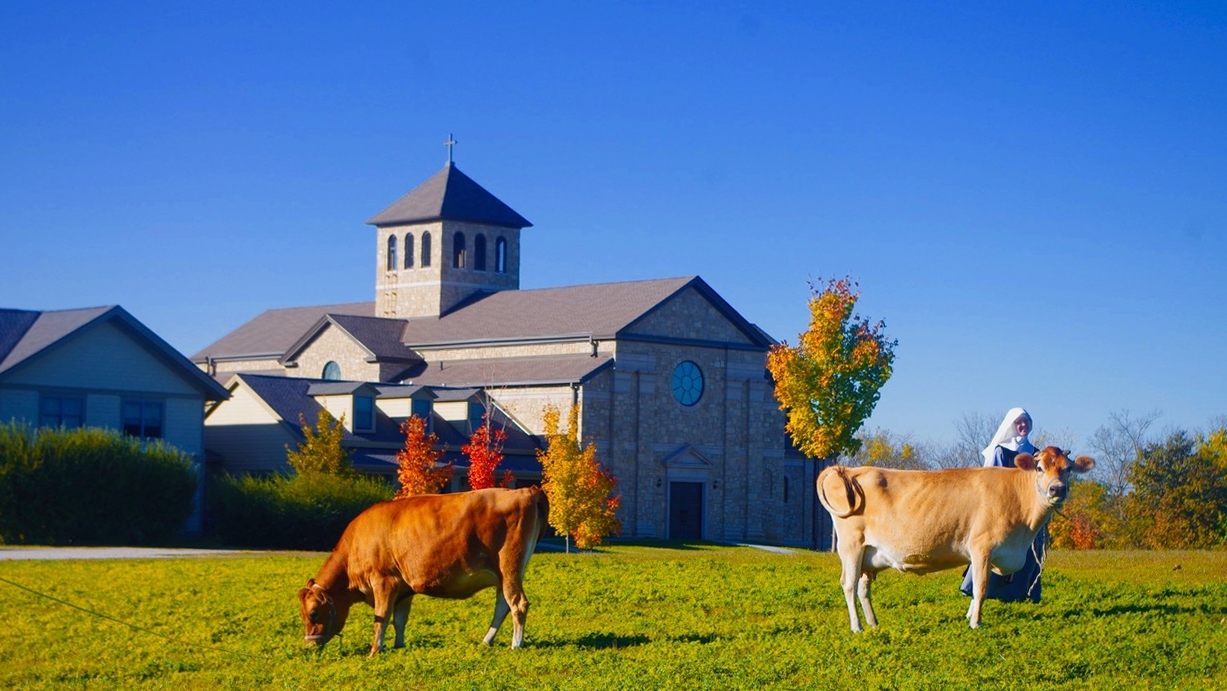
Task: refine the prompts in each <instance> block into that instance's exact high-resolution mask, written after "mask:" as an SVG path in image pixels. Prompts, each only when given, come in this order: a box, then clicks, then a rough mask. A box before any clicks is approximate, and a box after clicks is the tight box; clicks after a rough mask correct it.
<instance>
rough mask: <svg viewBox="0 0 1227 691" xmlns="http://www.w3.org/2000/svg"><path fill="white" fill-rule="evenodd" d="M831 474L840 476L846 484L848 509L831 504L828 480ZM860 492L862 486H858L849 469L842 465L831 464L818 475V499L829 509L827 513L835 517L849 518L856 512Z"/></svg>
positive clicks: (841, 480)
mask: <svg viewBox="0 0 1227 691" xmlns="http://www.w3.org/2000/svg"><path fill="white" fill-rule="evenodd" d="M831 475H835V476H836V477H838V478H839V480H840V482H841V483H842V484H843V486H844V492H845V495H846V499H847V500H848V510H847V511H840V510H838V509H836V508H835V507H834V506H831V502H830V500H829V499H828V498H827V491H826V481H827V478H828V477H830V476H831ZM859 493H860V487H858V486H857V484H856V481H855V480H853V479H852V478H850V477H848V469H847V468H845V467H844V466H842V465H833V466H829V467H828V468H827V469H826V470H823V471H822V473H821V474H819V475H818V501H820V502H822V506H823V508H825V509H826V510H827V513H829V514H831V515H832V516H834V517H835V518H847V517H848V516H851V515H852V514H853V513H856V505H857V501H856V498H857V495H858V494H859Z"/></svg>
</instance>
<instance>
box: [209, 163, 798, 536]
mask: <svg viewBox="0 0 1227 691" xmlns="http://www.w3.org/2000/svg"><path fill="white" fill-rule="evenodd" d="M449 158H450V157H449ZM367 223H368V224H369V225H371V226H373V228H374V233H373V234H374V236H375V237H374V240H375V252H374V269H375V271H374V273H375V276H374V278H375V281H374V290H375V292H374V301H372V302H364V303H355V304H340V305H321V306H315V307H291V308H284V309H271V310H268V311H266V312H264V313H262V314H260V315H258V316H257V317H255V318H254V319H252V320H251V321H249V322H247V323H246V324H243V325H242V326H240V327H239V328H237V329H236V330H234V331H233V332H231V333H229V334H227V335H225V336H223V337H222V338H221V339H219V340H218V341H216V342H215V343H213V344H212V345H210V346H208V347H206V348H204V349H203V350H201V351H200V352H199V353H197V354H196V355H194V356H193V357H192V361H193V362H195V363H196V364H197V366H199V367H200V368H201V369H203V370H205V371H206V372H207V373H209V374H210V375H212V376H214V377H215V378H217V379H218V380H219V381H220V382H222V383H223V384H224V385H225V387H226V388H227V390H228V391H229V393H230V397H229V398H228V399H225V400H221V401H219V402H217V403H215V404H214V405H212V406H211V407H210V408H209V409H208V411H207V413H206V417H205V432H204V443H205V448H206V451H207V453H208V454H209V457H210V460H211V463H212V464H213V467H214V468H216V469H220V470H225V471H228V472H232V473H234V472H270V471H278V470H285V469H286V468H287V465H286V454H285V446H286V445H287V444H290V445H291V448H293V444H294V443H295V440H296V439H297V440H301V438H302V436H301V431H300V430H301V424H302V422H305V423H306V424H314V422H315V420H316V418H317V417H318V415H319V411H320V410H324V409H327V410H329V411H330V412H331V413H333V415H334V416H335V417H337V418H340V417H342V415H344V418H345V420H344V422H345V426H346V438H345V444H346V446H347V448H349V450H350V451H351V454H352V456H353V458H354V459H355V465H356V466H357V467H358V468H359V469H360V470H363V471H364V472H371V473H381V474H384V475H389V476H393V477H394V475H395V468H396V465H395V458H394V456H395V453H396V451H397V450H398V449H399V448H401V447H402V446H403V443H404V437H403V435H402V434H400V432H399V426H400V423H401V422H402V421H403V420H404V419H405V418H407V417H408V416H409V415H412V414H418V415H422V416H424V417H427V418H428V419H430V420H431V425H432V429H434V431H435V432H436V433H437V434H438V435H439V436H440V440H441V441H442V442H443V443H445V444H446V445H447V448H448V451H449V456H448V458H452V459H454V460H456V461H457V462H458V464H462V463H463V457H461V456H459V455H458V452H459V448H460V445H461V444H463V443H464V442H465V441H467V438H468V435H469V434H470V433H471V431H472V429H473V425H475V424H480V420H481V419H482V415H483V414H485V413H489V414H490V417H491V420H492V421H495V424H497V425H499V426H501V427H502V428H504V429H506V430H507V432H508V435H509V436H508V442H507V446H506V455H507V458H506V460H505V461H504V464H503V466H500V469H499V470H497V471H496V474H499V475H501V473H502V469H503V468H504V467H505V468H508V469H510V470H511V471H512V473H513V474H514V475H515V477H516V479H517V482H518V483H520V484H525V483H529V482H534V481H537V480H539V478H540V464H539V463H538V462H537V460H536V455H535V452H536V450H537V449H538V448H542V447H543V444H544V441H543V432H544V430H543V414H544V411H545V409H546V407H547V406H553V407H555V408H558V409H559V410H561V411H562V412H563V413H564V415H565V413H566V411H568V410H569V409H570V408H571V407H572V406H577V407H578V409H579V421H580V435H581V438H582V439H583V440H584V441H585V442H593V443H595V445H596V449H597V460H598V461H599V462H601V463H602V464H603V465H604V466H605V467H606V468H607V469H608V470H610V471H611V472H612V473H613V474H614V475H615V476H616V477H617V479H618V488H617V492H618V493H619V494H620V495H621V508H620V514H619V519H620V520H621V522H622V525H623V532H622V536H623V537H646V538H661V539H685V540H694V539H707V540H719V541H733V542H742V541H746V542H769V543H778V544H791V545H799V546H818V545H816V543H815V542H814V540H815V535H816V534H818V535H821V533H822V529H821V528H819V529H818V530H816V524H815V520H816V517H817V514H816V513H815V509H816V502H815V496H814V492H813V489H812V487H813V481H814V475H815V468H814V463H813V461H810V460H808V459H806V458H804V457H803V456H802V455H801V454H799V453H798V452H797V451H795V450H794V449H793V448H792V447H791V445H790V444H789V441H788V439H787V435H786V434H785V432H784V415H783V413H782V412H781V411H780V410H779V407H778V405H777V403H776V400H775V397H774V395H773V385H772V382H771V379H770V377H769V376H768V375H767V371H766V356H767V351H768V349H769V347H770V346H771V345H772V343H773V341H772V339H771V338H770V337H769V336H768V335H767V334H765V333H764V332H763V331H761V330H760V329H758V328H757V327H756V326H755V325H754V324H752V323H750V322H749V321H747V320H746V319H745V318H744V317H743V316H742V315H741V314H739V313H738V312H737V310H735V309H733V307H732V306H730V305H729V304H728V303H727V302H725V300H724V299H723V298H721V297H720V295H719V294H718V293H717V292H716V291H715V290H714V289H713V288H712V287H711V286H710V285H708V284H707V283H706V282H705V281H704V280H703V279H702V278H700V277H698V276H683V277H678V278H662V279H653V280H643V281H628V282H619V283H604V284H590V285H577V286H569V287H561V288H544V289H534V290H521V289H520V258H521V233H522V232H531V231H525V229H528V228H531V226H532V224H531V223H529V221H528V220H527V219H525V218H524V217H523V216H521V215H520V214H519V213H517V212H516V211H514V210H512V209H511V208H510V207H509V206H508V205H506V204H504V203H503V202H502V201H500V200H499V199H498V198H496V197H495V196H494V195H493V194H491V193H490V192H488V191H486V190H485V189H484V188H483V187H482V186H481V185H479V184H477V183H476V182H474V181H473V180H472V179H471V178H470V177H468V176H467V175H465V174H464V173H462V172H461V171H460V169H459V168H457V167H456V166H455V165H454V164H453V163H452V162H451V161H450V160H449V161H448V163H447V165H446V167H444V168H443V169H442V170H440V171H439V172H438V173H437V174H435V175H434V176H433V177H431V178H430V179H428V180H426V181H425V182H424V183H422V184H421V185H419V186H418V187H417V188H415V189H414V190H412V191H411V192H409V193H408V194H406V195H405V196H404V197H402V198H401V199H399V200H397V201H396V202H394V203H393V204H392V205H390V206H389V207H387V208H386V209H384V210H383V211H381V212H379V213H378V214H376V215H375V216H374V217H372V218H371V219H370V220H369V221H367ZM300 420H301V421H302V422H300ZM458 475H459V473H458ZM453 483H454V486H453V489H462V488H463V486H462V485H459V484H457V483H458V480H454V481H453Z"/></svg>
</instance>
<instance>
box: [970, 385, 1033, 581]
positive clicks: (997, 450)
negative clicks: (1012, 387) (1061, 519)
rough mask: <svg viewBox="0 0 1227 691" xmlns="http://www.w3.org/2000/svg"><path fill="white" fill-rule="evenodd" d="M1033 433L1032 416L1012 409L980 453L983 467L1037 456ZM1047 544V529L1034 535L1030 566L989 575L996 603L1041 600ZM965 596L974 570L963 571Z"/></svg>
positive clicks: (1018, 409)
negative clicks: (1042, 561)
mask: <svg viewBox="0 0 1227 691" xmlns="http://www.w3.org/2000/svg"><path fill="white" fill-rule="evenodd" d="M1030 434H1031V414H1030V413H1028V412H1027V411H1026V410H1023V409H1022V408H1011V409H1010V412H1008V413H1006V414H1005V418H1004V419H1003V420H1002V421H1001V425H1000V426H998V427H997V433H996V434H994V435H993V440H992V441H991V442H989V445H988V446H986V447H984V450H983V451H981V452H980V453H981V454H982V455H983V456H984V466H985V467H989V468H991V467H993V466H1000V467H1004V468H1013V467H1014V457H1015V456H1017V455H1018V454H1020V453H1035V445H1034V444H1032V443H1031V440H1030V439H1028V438H1027V437H1028V435H1030ZM1047 545H1048V528H1044V529H1043V530H1041V531H1040V532H1039V533H1038V534H1037V535H1036V536H1035V542H1033V543H1031V549H1030V550H1029V551H1028V552H1027V563H1026V564H1024V565H1023V567H1022V568H1021V569H1019V570H1018V571H1016V572H1014V573H1012V574H1010V575H1008V576H1001V575H998V574H996V573H993V572H991V571H990V572H989V574H988V595H987V597H989V598H991V599H993V600H1001V601H1002V602H1021V601H1023V600H1030V601H1032V602H1039V601H1040V559H1039V558H1037V557H1039V556H1042V555H1043V554H1044V550H1045V548H1046V547H1047ZM959 590H961V591H963V594H964V595H967V596H968V597H970V596H971V569H970V568H968V569H967V570H966V571H964V572H963V585H962V586H961V587H960V588H959Z"/></svg>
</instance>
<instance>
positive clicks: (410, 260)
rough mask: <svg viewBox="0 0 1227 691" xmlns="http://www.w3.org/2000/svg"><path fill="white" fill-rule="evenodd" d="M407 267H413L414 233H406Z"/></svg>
mask: <svg viewBox="0 0 1227 691" xmlns="http://www.w3.org/2000/svg"><path fill="white" fill-rule="evenodd" d="M405 268H406V269H412V268H413V234H412V233H405Z"/></svg>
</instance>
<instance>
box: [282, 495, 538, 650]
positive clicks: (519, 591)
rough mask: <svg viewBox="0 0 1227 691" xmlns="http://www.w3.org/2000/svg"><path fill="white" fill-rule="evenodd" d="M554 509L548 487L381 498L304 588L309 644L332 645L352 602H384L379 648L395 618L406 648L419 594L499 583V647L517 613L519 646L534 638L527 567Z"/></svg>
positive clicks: (378, 607) (378, 618) (459, 592)
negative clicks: (529, 626)
mask: <svg viewBox="0 0 1227 691" xmlns="http://www.w3.org/2000/svg"><path fill="white" fill-rule="evenodd" d="M548 511H549V507H548V504H547V502H546V499H545V493H544V492H542V491H541V490H539V489H537V488H536V487H532V488H527V489H516V490H509V489H483V490H477V491H473V492H459V493H456V494H424V495H420V496H416V497H409V498H407V499H398V500H395V501H387V502H382V503H380V504H375V505H374V506H372V507H370V508H369V509H367V510H366V511H363V512H362V513H361V514H359V515H358V517H357V518H355V519H354V520H353V521H352V522H350V524H349V527H347V528H346V529H345V532H344V533H343V534H342V535H341V539H340V541H338V542H337V546H336V548H335V549H333V550H332V554H331V555H329V557H328V559H327V560H326V561H325V562H324V566H323V567H322V568H321V569H320V572H319V574H317V575H316V576H315V578H312V579H308V580H307V585H306V587H304V588H303V589H302V590H300V591H298V599H299V601H300V603H301V614H302V619H303V623H304V624H305V625H306V627H307V635H306V643H307V645H312V644H314V645H316V646H323V645H324V644H325V643H327V642H328V641H329V640H330V639H331V638H332V637H333V636H335V635H336V634H337V633H338V632H340V630H341V629H342V628H343V627H344V626H345V619H346V618H347V617H348V616H349V608H350V607H351V606H352V605H353V604H354V603H356V602H359V601H365V602H366V603H367V604H368V605H371V606H372V607H374V608H375V640H374V642H373V643H371V653H370V654H371V655H374V654H376V653H378V652H379V651H380V650H382V649H383V638H384V632H385V631H386V629H387V624H388V617H389V615H393V625H394V627H395V629H396V647H397V648H401V647H404V645H405V621H406V620H407V619H408V618H409V605H410V604H411V603H412V601H413V596H414V595H418V594H421V595H430V596H432V597H446V598H456V599H464V598H467V597H470V596H472V595H473V594H474V593H476V592H478V591H479V590H484V589H485V588H491V587H493V588H495V589H496V596H495V598H496V599H495V604H494V620H493V621H491V622H490V630H489V631H488V632H487V633H486V637H485V639H484V642H485V643H486V644H487V645H489V644H490V642H491V641H492V640H494V635H495V634H496V633H498V629H499V626H500V625H501V624H502V623H503V619H504V618H506V616H507V613H508V612H511V613H512V621H513V623H514V626H515V628H514V631H513V632H512V636H511V647H512V648H519V647H520V646H522V645H523V643H524V619H525V617H526V616H527V613H528V598H526V597H525V596H524V588H523V585H522V581H523V578H524V569H525V568H527V567H528V560H529V558H530V557H532V555H533V550H534V549H535V548H536V546H537V540H538V539H540V537H541V533H542V531H543V530H544V529H545V524H546V517H547V514H548Z"/></svg>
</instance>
